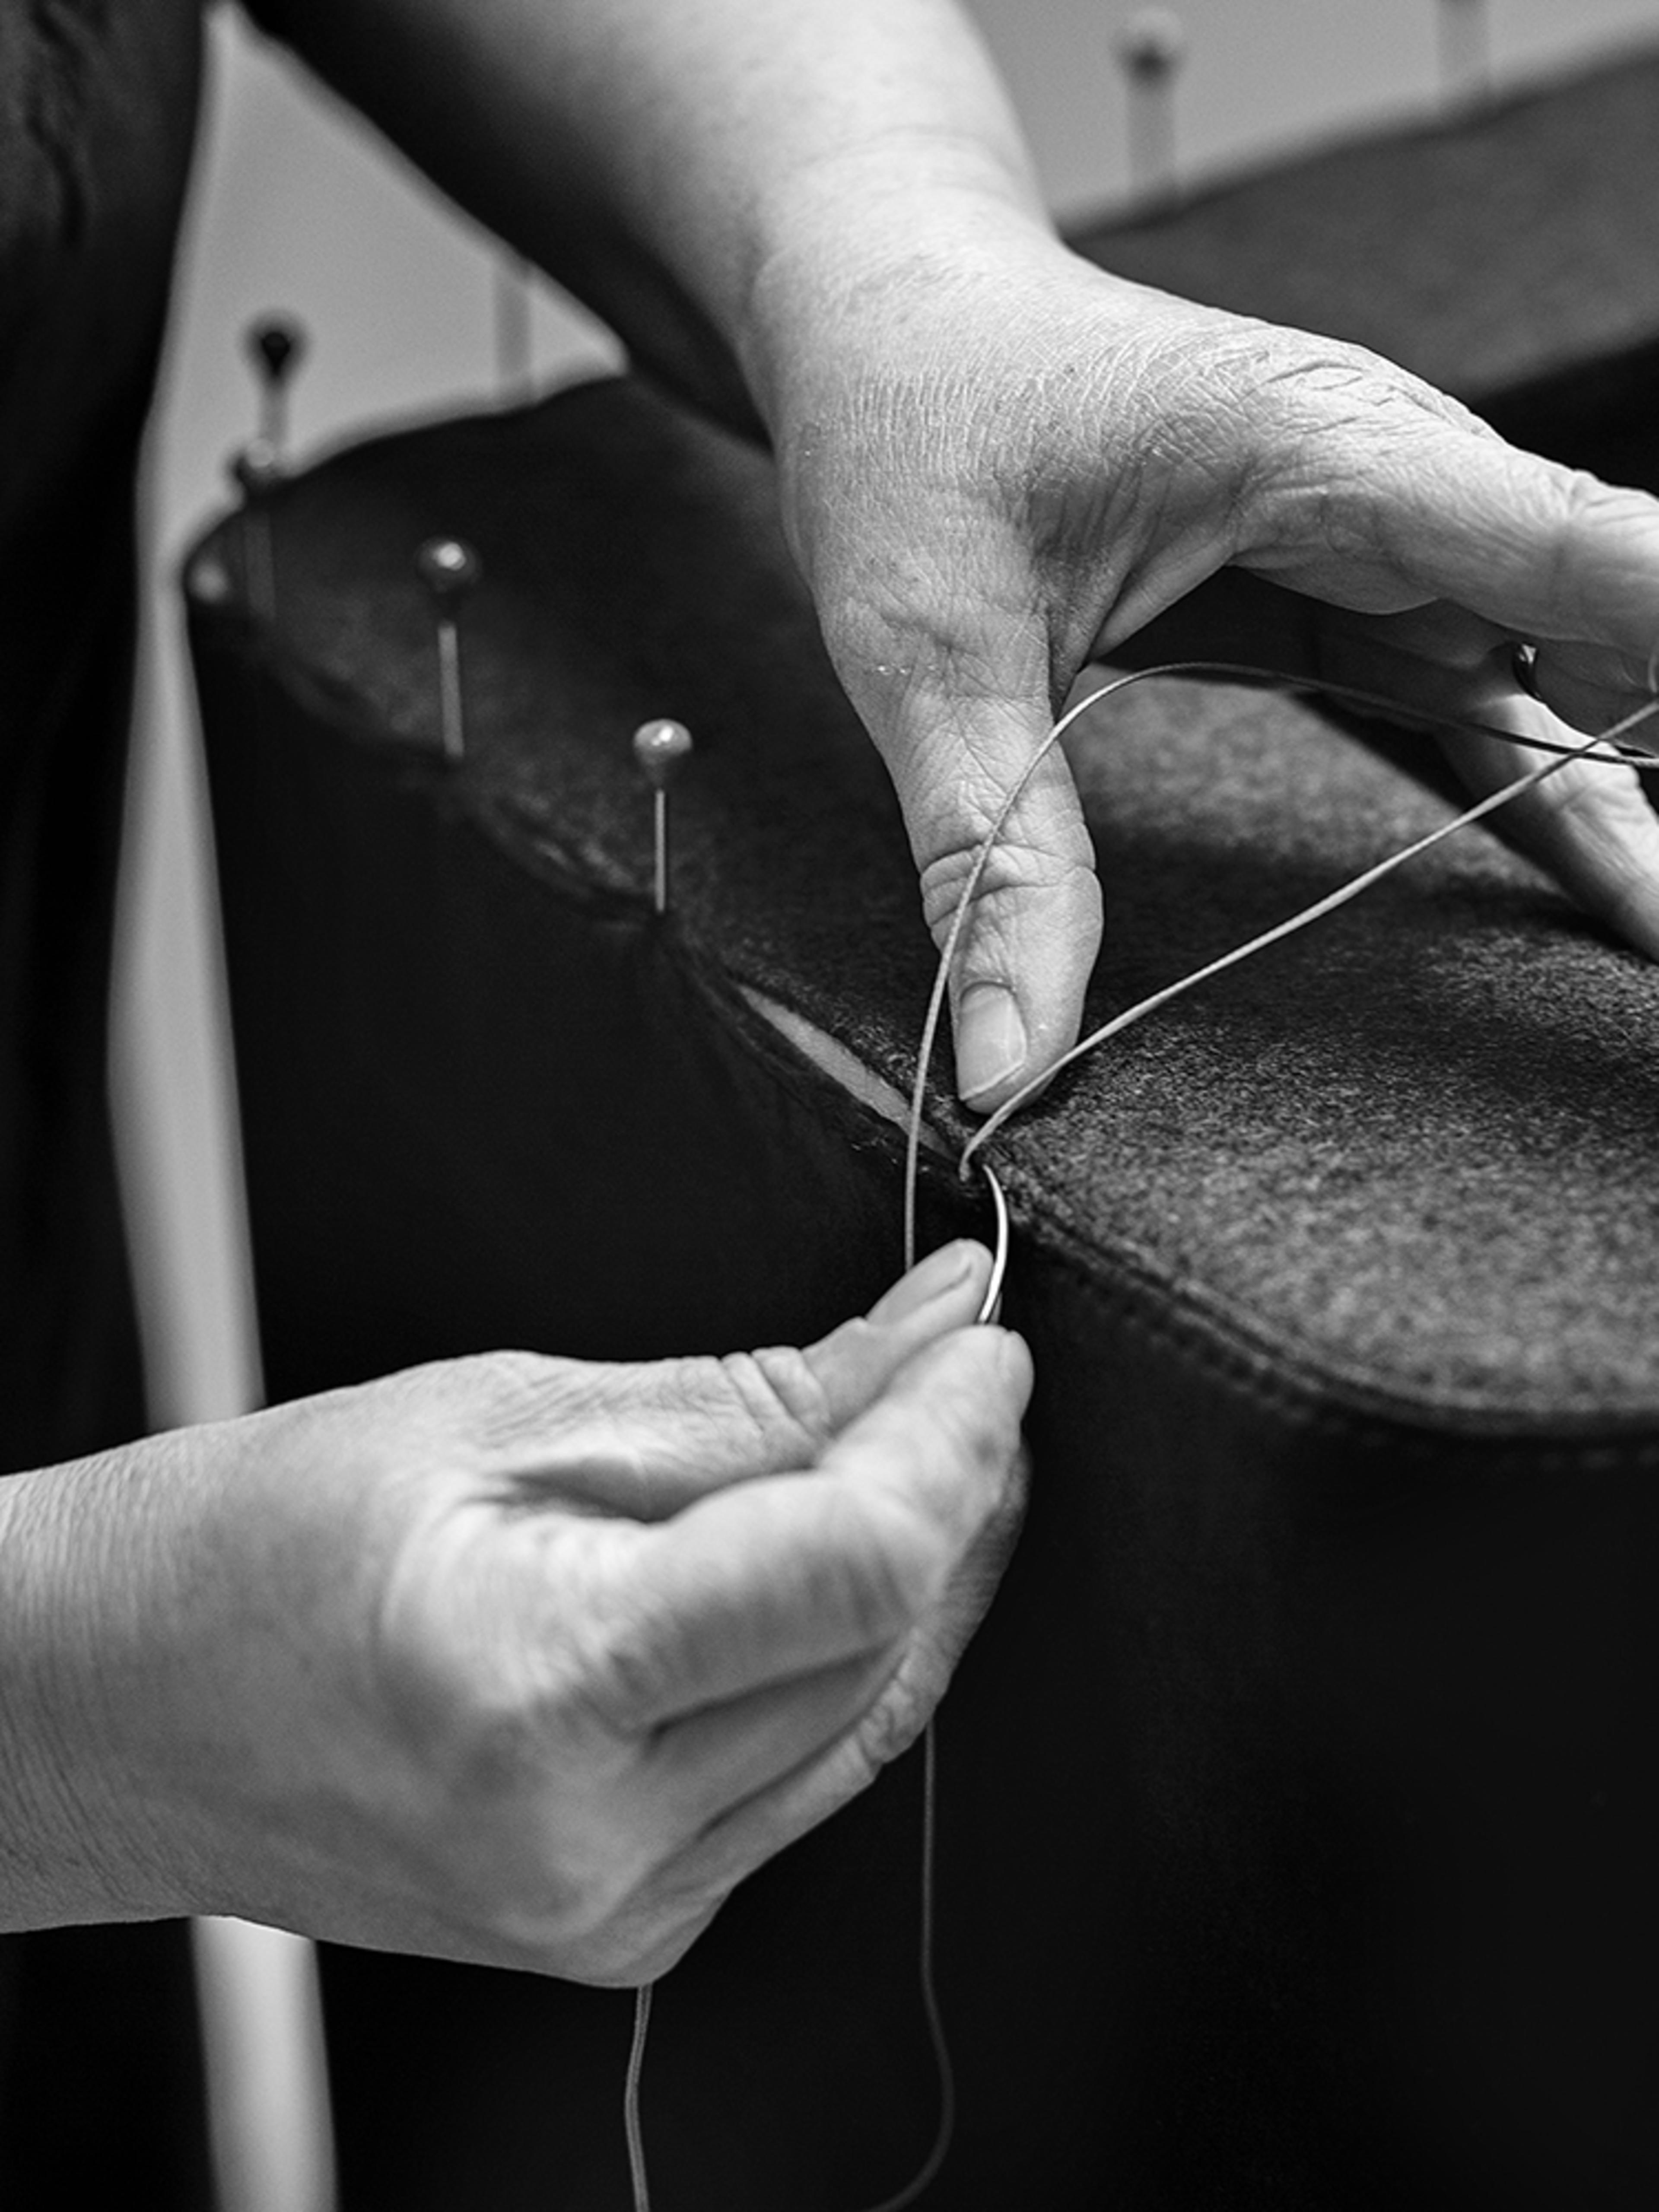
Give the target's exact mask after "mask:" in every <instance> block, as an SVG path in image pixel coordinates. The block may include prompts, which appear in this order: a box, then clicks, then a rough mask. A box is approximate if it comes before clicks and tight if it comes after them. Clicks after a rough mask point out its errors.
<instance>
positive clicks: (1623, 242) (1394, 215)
mask: <svg viewBox="0 0 1659 2212" xmlns="http://www.w3.org/2000/svg"><path fill="white" fill-rule="evenodd" d="M1656 112H1659V54H1656V53H1655V52H1653V50H1652V49H1651V47H1646V48H1642V49H1638V50H1636V51H1633V52H1631V53H1630V54H1628V55H1626V56H1625V57H1622V58H1620V59H1619V60H1617V61H1615V62H1613V64H1601V65H1598V66H1597V67H1596V68H1595V69H1593V70H1589V71H1587V72H1586V73H1585V74H1584V75H1583V76H1582V77H1580V78H1578V79H1577V80H1573V81H1569V82H1550V83H1547V84H1545V85H1542V86H1540V87H1538V88H1535V89H1534V90H1531V91H1528V92H1525V93H1522V94H1518V95H1516V96H1512V97H1510V98H1509V99H1506V100H1503V101H1501V102H1496V103H1494V104H1493V105H1492V106H1490V107H1489V108H1486V109H1485V110H1483V111H1480V112H1474V113H1473V114H1472V113H1470V112H1468V111H1467V110H1464V111H1462V112H1454V113H1453V114H1452V115H1451V116H1449V117H1448V118H1444V119H1442V120H1438V121H1431V122H1429V123H1425V124H1424V125H1420V126H1419V127H1417V128H1414V129H1413V128H1407V130H1405V131H1398V130H1393V131H1376V132H1372V133H1368V134H1366V135H1364V136H1363V137H1358V138H1355V139H1350V140H1346V141H1344V142H1342V143H1337V144H1333V145H1328V146H1322V147H1318V148H1316V149H1314V150H1312V151H1311V152H1310V153H1308V154H1305V155H1302V156H1301V157H1300V158H1298V159H1296V160H1292V161H1279V162H1276V163H1274V164H1273V167H1271V168H1264V169H1261V170H1260V171H1257V172H1253V173H1249V174H1246V175H1243V176H1239V177H1236V178H1230V179H1226V180H1225V181H1223V182H1220V183H1218V184H1217V185H1214V186H1212V188H1210V189H1208V190H1204V191H1197V192H1194V193H1193V194H1192V195H1191V196H1190V197H1187V198H1185V199H1183V200H1182V202H1181V203H1180V204H1179V205H1177V206H1175V207H1158V206H1152V207H1149V208H1146V209H1145V210H1142V211H1141V212H1140V213H1139V214H1137V215H1135V216H1131V217H1129V218H1127V219H1126V218H1124V217H1122V216H1103V217H1102V218H1101V219H1100V220H1098V221H1097V222H1087V221H1084V222H1079V223H1077V224H1075V225H1074V226H1073V232H1074V242H1075V243H1076V244H1078V245H1079V246H1080V247H1081V248H1082V249H1083V251H1085V252H1088V253H1091V254H1092V255H1094V256H1095V258H1097V259H1098V260H1101V261H1103V262H1104V263H1105V264H1107V265H1108V266H1109V267H1110V268H1113V269H1115V270H1119V271H1121V274H1122V275H1124V276H1133V277H1135V278H1137V279H1138V280H1139V282H1141V283H1147V284H1155V285H1157V286H1158V287H1159V288H1160V289H1163V290H1164V291H1167V292H1178V293H1180V294H1181V295H1182V296H1183V297H1185V298H1188V299H1192V300H1202V301H1206V302H1207V303H1209V304H1210V305H1212V306H1214V307H1230V308H1233V309H1235V310H1236V311H1237V312H1238V313H1241V314H1247V315H1261V316H1264V317H1265V318H1266V319H1267V320H1268V321H1270V322H1277V323H1290V324H1292V325H1296V326H1297V327H1299V328H1303V329H1307V330H1313V331H1323V332H1326V333H1327V334H1328V335H1329V336H1331V337H1341V338H1348V339H1352V341H1354V342H1355V343H1358V344H1360V345H1368V346H1370V347H1372V348H1373V349H1375V350H1376V352H1379V353H1384V354H1387V355H1388V356H1389V357H1390V358H1391V359H1393V360H1395V361H1400V362H1404V363H1405V365H1406V367H1407V368H1411V369H1414V370H1415V371H1416V372H1417V374H1419V376H1424V377H1426V378H1427V379H1428V380H1429V381H1430V382H1431V383H1432V384H1437V385H1440V386H1442V387H1443V389H1445V390H1447V391H1449V392H1455V393H1456V394H1457V395H1458V397H1459V398H1463V399H1468V400H1475V399H1479V398H1482V397H1484V396H1485V395H1486V394H1487V393H1490V392H1499V391H1506V390H1509V389H1510V388H1511V387H1513V386H1516V385H1519V384H1522V383H1525V382H1529V381H1531V380H1534V379H1536V378H1539V377H1541V376H1545V375H1548V374H1553V373H1557V372H1559V371H1564V370H1566V369H1570V368H1578V367H1582V366H1584V365H1587V364H1589V363H1592V362H1597V361H1601V360H1605V359H1606V358H1607V356H1610V355H1614V354H1624V353H1628V352H1630V351H1631V350H1632V349H1634V348H1636V347H1638V346H1639V345H1641V344H1643V343H1647V342H1650V341H1652V340H1654V339H1655V338H1656V337H1659V165H1656V163H1655V161H1654V160H1653V157H1652V150H1651V149H1652V143H1653V131H1654V118H1655V115H1656Z"/></svg>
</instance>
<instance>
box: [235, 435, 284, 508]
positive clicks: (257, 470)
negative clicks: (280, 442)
mask: <svg viewBox="0 0 1659 2212" xmlns="http://www.w3.org/2000/svg"><path fill="white" fill-rule="evenodd" d="M282 474H283V463H282V458H281V456H280V455H279V454H278V453H277V451H276V447H275V446H273V445H272V444H271V442H270V439H269V438H250V439H249V441H248V442H247V444H246V446H244V447H242V448H241V450H240V453H233V454H232V455H231V457H230V477H231V482H232V483H234V485H235V486H236V489H237V490H238V491H240V493H241V495H242V496H243V498H244V499H250V500H252V499H258V498H259V497H260V495H262V494H263V493H264V492H268V491H269V490H270V489H271V487H272V485H273V484H276V483H280V481H281V479H282Z"/></svg>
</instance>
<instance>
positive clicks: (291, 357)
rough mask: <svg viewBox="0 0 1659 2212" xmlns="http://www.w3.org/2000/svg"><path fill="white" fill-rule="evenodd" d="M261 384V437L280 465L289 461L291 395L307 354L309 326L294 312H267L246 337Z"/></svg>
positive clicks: (255, 373)
mask: <svg viewBox="0 0 1659 2212" xmlns="http://www.w3.org/2000/svg"><path fill="white" fill-rule="evenodd" d="M243 343H244V344H245V345H246V349H247V356H248V359H249V360H250V361H251V362H252V364H253V374H254V375H255V376H256V377H257V378H258V384H259V432H258V435H259V437H260V438H261V440H262V441H264V444H265V445H266V446H268V447H270V452H271V453H272V455H273V456H274V458H275V459H276V466H277V468H278V469H279V470H280V469H283V468H284V467H286V466H287V461H288V395H289V384H290V383H291V382H292V380H293V379H294V376H295V372H296V371H297V370H298V368H299V366H300V364H301V362H302V361H303V360H304V359H305V357H306V347H307V338H306V330H305V325H304V324H303V323H300V322H296V321H295V319H294V317H293V316H292V315H265V316H263V317H261V319H259V320H258V322H256V323H250V324H249V325H248V326H247V331H246V336H245V337H244V340H243Z"/></svg>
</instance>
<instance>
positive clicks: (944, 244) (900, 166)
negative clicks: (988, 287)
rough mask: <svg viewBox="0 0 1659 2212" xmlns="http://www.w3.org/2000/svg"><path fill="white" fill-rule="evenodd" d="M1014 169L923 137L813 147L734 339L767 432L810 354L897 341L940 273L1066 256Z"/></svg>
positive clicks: (942, 279)
mask: <svg viewBox="0 0 1659 2212" xmlns="http://www.w3.org/2000/svg"><path fill="white" fill-rule="evenodd" d="M1064 253H1065V249H1064V247H1063V246H1060V242H1059V240H1058V238H1057V236H1056V234H1055V232H1054V227H1053V225H1052V223H1051V222H1050V221H1049V218H1048V215H1047V213H1046V212H1045V210H1043V208H1042V204H1041V202H1040V200H1039V199H1038V198H1037V197H1036V191H1035V189H1034V188H1033V187H1032V186H1031V185H1030V182H1029V179H1026V178H1025V177H1024V174H1023V173H1022V172H1021V171H1019V170H1018V168H1012V167H1009V166H1007V165H1006V164H1005V163H1004V162H1002V161H999V160H998V159H997V157H996V156H995V155H994V154H993V153H991V152H988V151H987V149H984V148H982V147H981V146H979V145H977V144H973V143H969V144H961V143H956V142H951V141H948V140H946V141H925V142H922V143H920V144H916V143H912V144H910V145H908V146H906V147H904V148H902V149H898V148H882V149H872V148H869V147H863V148H860V149H856V150H854V151H851V152H848V153H846V154H842V155H837V156H835V157H832V158H829V159H826V160H823V161H819V162H817V163H816V164H814V165H813V166H812V167H811V169H810V170H808V171H806V172H805V173H804V174H803V175H802V176H801V177H800V178H799V179H797V180H796V182H795V184H794V186H793V190H792V193H791V197H790V202H789V204H788V207H787V210H784V211H783V212H781V214H779V215H778V216H775V219H774V221H773V222H772V223H771V224H770V225H769V232H768V236H767V240H766V242H765V245H764V247H763V249H762V250H761V251H760V252H757V256H756V258H755V261H754V264H753V271H752V275H751V276H750V281H749V283H747V285H746V286H745V287H744V291H743V295H742V298H741V303H740V307H739V311H738V316H737V319H736V325H735V328H734V330H733V331H732V346H733V349H734V351H735V352H736V355H737V356H738V362H739V363H740V365H741V367H742V369H743V373H744V378H745V380H746V381H747V383H748V386H749V389H750V392H751V393H752V394H753V396H754V398H755V402H756V404H757V407H758V408H759V410H760V411H761V413H762V415H763V417H764V418H765V420H766V422H767V423H768V426H769V428H771V429H772V431H773V432H774V434H775V433H776V431H777V428H778V422H779V416H780V414H781V412H782V410H784V408H785V407H786V405H787V394H788V393H789V392H790V391H791V390H792V389H793V388H794V387H795V386H797V385H798V384H799V383H800V382H801V381H802V380H803V378H805V379H806V380H810V378H811V373H812V372H813V371H815V370H816V369H817V368H818V367H819V366H821V365H822V364H824V363H826V362H828V363H834V362H836V360H837V359H838V358H839V357H842V356H846V355H848V353H851V352H855V351H868V350H870V349H872V348H874V349H883V348H884V347H885V346H886V345H889V344H891V345H893V346H895V347H896V345H897V344H898V343H899V342H900V339H901V337H902V329H903V326H904V324H905V322H906V320H907V319H908V313H909V312H910V310H911V309H912V308H913V307H915V305H917V304H918V303H920V302H921V301H922V300H924V299H925V298H926V297H927V295H929V294H930V293H932V292H933V291H935V290H936V289H938V288H939V287H941V286H946V285H951V284H954V283H960V282H971V281H972V279H973V277H974V276H975V274H976V273H978V272H985V273H989V272H990V271H991V270H994V269H996V268H999V267H1006V265H1007V264H1008V262H1009V260H1010V258H1013V259H1015V260H1018V261H1020V262H1022V263H1024V264H1036V265H1041V264H1042V262H1043V261H1044V260H1045V259H1046V258H1048V257H1049V256H1060V257H1063V256H1064Z"/></svg>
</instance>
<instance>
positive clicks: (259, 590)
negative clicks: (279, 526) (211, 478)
mask: <svg viewBox="0 0 1659 2212" xmlns="http://www.w3.org/2000/svg"><path fill="white" fill-rule="evenodd" d="M282 477H283V465H282V463H281V462H280V461H279V460H278V459H277V458H276V453H274V452H273V451H272V449H271V447H270V446H269V445H268V444H267V443H266V442H265V441H264V439H263V438H255V439H252V441H250V442H249V443H248V444H247V445H246V446H244V447H243V448H242V450H241V451H240V453H233V454H232V455H231V457H230V478H231V482H232V483H234V485H235V487H236V489H237V490H238V491H239V492H240V494H241V496H242V514H241V520H240V524H239V526H238V536H239V538H240V547H241V556H242V589H243V590H244V592H246V594H247V602H248V605H250V606H251V607H252V610H253V611H254V613H255V614H257V615H258V616H259V617H260V618H261V620H263V621H264V622H274V621H275V620H276V540H275V538H274V537H273V535H272V532H271V527H270V507H269V506H268V505H267V503H266V502H267V500H268V498H269V495H270V492H271V491H272V489H274V488H275V486H276V485H277V484H278V483H281V482H282Z"/></svg>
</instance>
